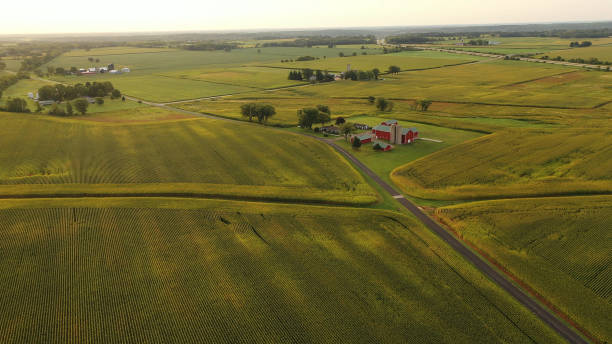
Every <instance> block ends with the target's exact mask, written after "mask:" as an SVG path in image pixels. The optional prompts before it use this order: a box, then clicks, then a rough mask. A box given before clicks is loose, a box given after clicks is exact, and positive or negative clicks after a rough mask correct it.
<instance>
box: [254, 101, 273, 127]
mask: <svg viewBox="0 0 612 344" xmlns="http://www.w3.org/2000/svg"><path fill="white" fill-rule="evenodd" d="M256 112H257V119H258V120H259V123H262V122H264V123H267V122H268V118H270V117H272V116H274V115H276V109H275V108H274V106H272V105H259V106H257V108H256Z"/></svg>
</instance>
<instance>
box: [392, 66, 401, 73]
mask: <svg viewBox="0 0 612 344" xmlns="http://www.w3.org/2000/svg"><path fill="white" fill-rule="evenodd" d="M401 71H402V69H401V68H400V67H398V66H390V67H389V73H391V74H397V73H399V72H401Z"/></svg>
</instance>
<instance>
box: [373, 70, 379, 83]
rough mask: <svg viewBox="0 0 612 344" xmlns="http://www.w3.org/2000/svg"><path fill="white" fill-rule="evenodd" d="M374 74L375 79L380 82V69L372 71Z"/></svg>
mask: <svg viewBox="0 0 612 344" xmlns="http://www.w3.org/2000/svg"><path fill="white" fill-rule="evenodd" d="M372 74H373V75H374V79H376V80H378V76H379V75H380V69H378V68H374V69H372Z"/></svg>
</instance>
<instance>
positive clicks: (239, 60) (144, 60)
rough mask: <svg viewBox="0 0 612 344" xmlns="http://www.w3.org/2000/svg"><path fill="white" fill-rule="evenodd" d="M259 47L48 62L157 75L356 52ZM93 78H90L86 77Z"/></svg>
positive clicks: (83, 57)
mask: <svg viewBox="0 0 612 344" xmlns="http://www.w3.org/2000/svg"><path fill="white" fill-rule="evenodd" d="M257 50H258V49H255V48H244V49H234V50H232V51H230V52H225V51H187V50H172V51H167V52H158V53H145V54H117V55H102V56H97V58H99V59H100V62H99V63H93V64H92V63H90V62H89V61H88V60H87V58H88V57H90V56H89V55H87V56H67V55H65V54H64V55H62V56H60V57H58V58H56V59H54V60H53V61H51V62H49V63H48V65H52V66H55V67H64V68H66V67H67V68H70V67H71V66H75V67H89V66H90V65H93V66H98V65H102V66H103V65H107V64H110V63H114V64H115V66H117V67H119V66H128V67H130V68H131V69H132V72H131V73H132V74H134V73H135V74H153V73H164V72H168V71H177V70H193V69H198V68H203V67H209V68H214V67H215V66H217V67H219V66H223V67H227V66H233V67H239V66H240V65H241V64H247V63H254V62H266V61H278V62H280V60H282V59H296V58H298V57H299V56H305V55H310V56H315V57H323V56H328V57H330V56H338V54H339V53H340V52H343V53H345V54H349V53H351V54H352V51H353V50H354V49H346V48H331V49H330V48H259V50H260V51H261V52H260V53H258V52H257ZM84 78H90V77H84Z"/></svg>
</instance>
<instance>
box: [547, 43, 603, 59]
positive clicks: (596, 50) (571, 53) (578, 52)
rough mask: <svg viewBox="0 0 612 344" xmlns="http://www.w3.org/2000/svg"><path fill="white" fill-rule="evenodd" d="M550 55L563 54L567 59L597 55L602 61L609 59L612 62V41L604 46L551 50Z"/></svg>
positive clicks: (587, 57)
mask: <svg viewBox="0 0 612 344" xmlns="http://www.w3.org/2000/svg"><path fill="white" fill-rule="evenodd" d="M548 56H550V57H551V58H554V57H557V56H561V57H562V58H564V59H566V60H569V59H575V58H581V59H585V60H588V59H590V58H591V57H595V58H597V59H598V60H600V61H609V62H610V63H612V43H611V45H604V46H591V47H587V48H573V49H566V50H556V51H553V52H551V53H550V54H549V55H548Z"/></svg>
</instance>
